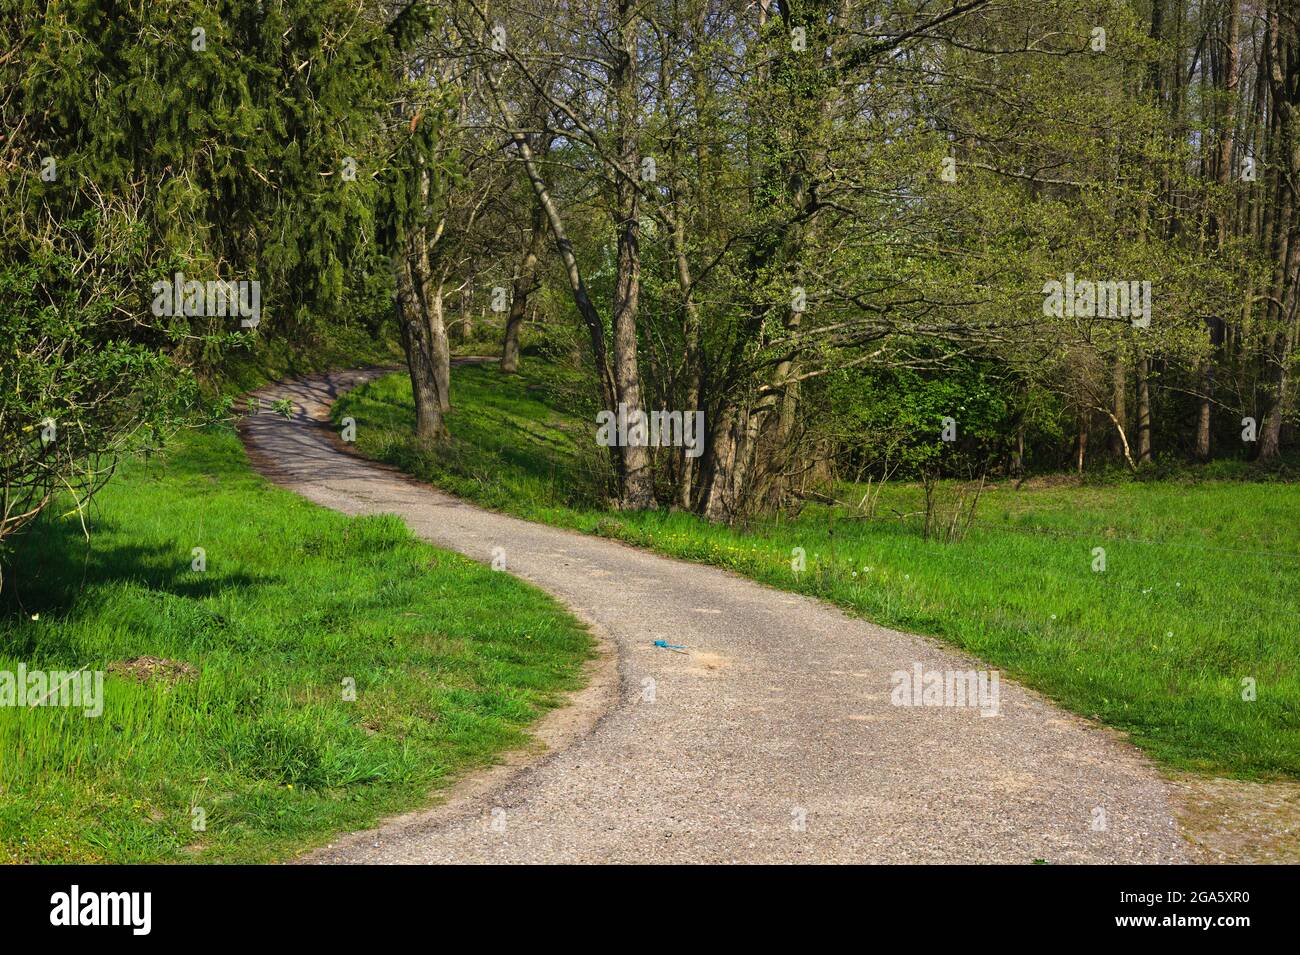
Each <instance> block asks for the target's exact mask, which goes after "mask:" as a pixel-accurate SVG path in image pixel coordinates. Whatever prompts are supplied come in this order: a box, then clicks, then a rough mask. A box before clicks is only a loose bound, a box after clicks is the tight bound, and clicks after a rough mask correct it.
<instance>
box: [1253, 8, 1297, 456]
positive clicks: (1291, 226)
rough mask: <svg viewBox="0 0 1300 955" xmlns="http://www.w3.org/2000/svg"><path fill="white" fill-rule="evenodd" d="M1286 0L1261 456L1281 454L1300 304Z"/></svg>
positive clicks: (1277, 14)
mask: <svg viewBox="0 0 1300 955" xmlns="http://www.w3.org/2000/svg"><path fill="white" fill-rule="evenodd" d="M1282 6H1283V3H1282V0H1274V3H1273V4H1271V5H1270V9H1269V12H1268V32H1267V46H1268V66H1269V76H1268V80H1269V87H1270V91H1271V93H1272V106H1273V111H1272V115H1271V117H1270V121H1271V125H1272V127H1273V129H1274V131H1275V132H1274V136H1273V143H1274V144H1275V148H1276V155H1275V156H1274V157H1273V163H1272V165H1273V166H1274V167H1275V169H1276V175H1275V177H1274V179H1275V182H1276V184H1277V187H1276V191H1275V192H1274V195H1275V196H1276V198H1277V202H1276V203H1275V206H1276V216H1275V219H1274V230H1273V237H1274V238H1273V243H1272V251H1273V262H1274V271H1273V281H1272V289H1273V294H1272V299H1271V302H1270V304H1269V307H1268V312H1269V314H1270V318H1271V321H1270V325H1271V326H1272V327H1273V328H1274V329H1275V331H1274V341H1275V343H1276V344H1275V347H1274V348H1272V349H1270V352H1271V354H1270V355H1269V362H1270V365H1271V366H1272V375H1271V378H1272V382H1271V384H1272V387H1271V389H1270V396H1269V407H1268V412H1267V413H1266V414H1265V416H1264V423H1263V425H1262V427H1261V428H1260V438H1259V459H1260V460H1261V461H1269V460H1272V459H1274V458H1276V457H1277V456H1278V455H1279V453H1280V452H1281V449H1282V425H1283V422H1284V421H1285V420H1286V418H1287V416H1288V414H1289V412H1290V410H1291V352H1292V349H1293V348H1294V346H1295V338H1296V321H1297V316H1296V311H1297V305H1300V275H1297V273H1298V272H1300V235H1298V233H1300V196H1297V195H1296V189H1297V188H1298V187H1300V139H1298V138H1297V135H1296V111H1297V108H1298V107H1300V30H1298V28H1297V21H1296V19H1295V17H1294V16H1293V15H1292V16H1283V15H1282V13H1281V8H1282Z"/></svg>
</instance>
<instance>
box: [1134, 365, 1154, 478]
mask: <svg viewBox="0 0 1300 955" xmlns="http://www.w3.org/2000/svg"><path fill="white" fill-rule="evenodd" d="M1137 439H1138V441H1137V444H1138V463H1139V464H1150V463H1151V461H1152V459H1153V458H1152V452H1151V359H1149V358H1148V357H1147V354H1146V352H1145V351H1144V350H1143V349H1142V347H1141V346H1138V360H1137Z"/></svg>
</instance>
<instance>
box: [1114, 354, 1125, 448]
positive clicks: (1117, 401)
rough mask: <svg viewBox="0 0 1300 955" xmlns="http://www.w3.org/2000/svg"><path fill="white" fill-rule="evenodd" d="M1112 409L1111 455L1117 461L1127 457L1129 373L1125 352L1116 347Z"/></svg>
mask: <svg viewBox="0 0 1300 955" xmlns="http://www.w3.org/2000/svg"><path fill="white" fill-rule="evenodd" d="M1110 411H1111V414H1112V415H1114V417H1115V422H1116V424H1115V430H1114V431H1112V432H1111V435H1110V456H1111V457H1113V458H1115V459H1116V460H1117V461H1122V460H1124V458H1125V454H1124V435H1123V433H1122V431H1121V429H1122V428H1126V427H1128V424H1127V421H1128V375H1127V374H1126V371H1125V368H1124V353H1123V351H1122V349H1116V352H1115V363H1114V364H1113V365H1112V366H1111V372H1110Z"/></svg>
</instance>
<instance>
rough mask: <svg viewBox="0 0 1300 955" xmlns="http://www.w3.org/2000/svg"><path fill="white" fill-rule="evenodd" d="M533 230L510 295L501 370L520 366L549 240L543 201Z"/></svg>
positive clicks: (536, 207)
mask: <svg viewBox="0 0 1300 955" xmlns="http://www.w3.org/2000/svg"><path fill="white" fill-rule="evenodd" d="M532 206H533V217H532V233H531V234H530V235H529V237H528V244H527V245H526V247H525V248H524V252H523V256H522V258H521V259H520V261H519V269H518V271H517V272H516V273H515V281H514V289H513V290H512V294H511V297H510V313H509V314H508V315H507V316H506V331H505V339H504V341H503V343H502V346H501V363H500V365H499V367H500V369H501V374H503V375H513V374H515V372H517V371H518V370H519V332H520V329H522V328H523V325H524V316H525V315H527V314H528V299H529V296H530V295H532V293H533V290H534V288H536V284H537V260H538V259H539V258H541V255H542V249H543V247H544V246H545V243H546V213H545V212H544V211H543V209H542V207H541V204H540V203H537V202H534V203H533V204H532Z"/></svg>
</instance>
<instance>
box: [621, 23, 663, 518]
mask: <svg viewBox="0 0 1300 955" xmlns="http://www.w3.org/2000/svg"><path fill="white" fill-rule="evenodd" d="M636 10H637V4H636V2H634V0H619V4H618V15H619V38H620V44H619V49H618V50H617V51H616V53H615V56H616V59H617V65H616V67H615V69H614V76H613V84H612V85H613V91H614V100H615V122H616V129H617V137H618V157H619V161H620V164H621V165H622V167H623V169H624V170H627V171H628V173H629V175H635V174H636V172H637V171H638V170H639V169H640V167H641V155H640V148H639V146H638V145H637V129H636V126H637V123H636V117H637V111H638V109H640V104H639V101H638V100H639V96H638V92H639V91H638V89H637V46H636V40H637V21H638V16H639V14H638V13H637V12H636ZM615 175H616V176H617V185H616V188H615V191H616V198H617V203H618V208H617V214H618V223H617V229H618V265H617V276H616V278H615V281H614V303H613V305H614V308H613V319H614V322H613V324H614V343H613V346H614V356H613V357H614V385H615V389H616V391H617V394H618V400H619V407H618V408H617V409H611V410H613V411H615V412H617V413H621V412H622V411H623V409H624V408H626V414H627V416H628V418H629V419H631V418H632V416H633V415H635V414H637V413H640V412H643V411H644V407H643V403H642V397H641V371H640V368H639V366H638V362H637V309H638V308H639V306H640V298H641V222H640V214H641V204H640V193H639V192H638V190H637V184H636V183H635V182H633V181H632V180H631V179H629V178H628V176H626V175H622V174H621V173H618V172H616V173H615ZM630 431H631V429H629V432H630ZM629 436H630V435H629ZM653 504H654V481H653V476H652V474H651V471H650V449H649V448H648V447H647V446H645V445H644V444H640V443H638V442H632V441H629V442H628V443H627V444H625V445H624V447H623V487H622V495H621V500H620V505H621V506H622V507H625V508H629V509H632V510H644V509H645V508H648V507H651V506H653Z"/></svg>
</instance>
